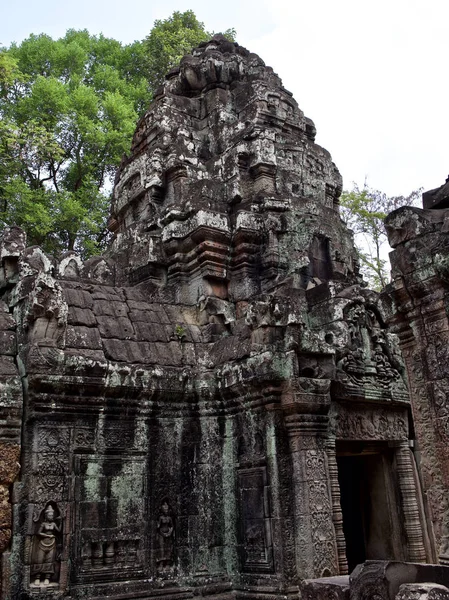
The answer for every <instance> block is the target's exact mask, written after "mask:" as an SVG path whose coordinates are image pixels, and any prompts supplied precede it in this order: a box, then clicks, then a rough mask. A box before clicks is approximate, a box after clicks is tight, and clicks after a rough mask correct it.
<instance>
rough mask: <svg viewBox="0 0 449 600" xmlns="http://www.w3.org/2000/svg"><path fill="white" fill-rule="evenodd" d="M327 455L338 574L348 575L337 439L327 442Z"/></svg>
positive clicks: (329, 439) (330, 439)
mask: <svg viewBox="0 0 449 600" xmlns="http://www.w3.org/2000/svg"><path fill="white" fill-rule="evenodd" d="M326 453H327V465H328V470H329V481H330V490H331V500H332V521H333V523H334V529H335V541H336V544H337V556H338V572H339V575H346V574H347V573H348V561H347V559H346V541H345V534H344V532H343V513H342V510H341V504H340V485H339V483H338V466H337V455H336V453H335V438H328V439H327V440H326Z"/></svg>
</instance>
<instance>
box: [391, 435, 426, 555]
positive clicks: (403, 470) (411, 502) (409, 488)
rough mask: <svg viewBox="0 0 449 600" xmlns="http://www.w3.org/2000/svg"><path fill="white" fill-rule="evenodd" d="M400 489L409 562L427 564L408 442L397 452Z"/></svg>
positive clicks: (402, 443) (401, 445)
mask: <svg viewBox="0 0 449 600" xmlns="http://www.w3.org/2000/svg"><path fill="white" fill-rule="evenodd" d="M396 464H397V468H398V480H399V488H400V490H401V496H402V510H403V513H404V527H405V532H406V535H407V541H408V560H409V561H410V562H426V550H425V546H424V538H423V530H422V523H421V518H420V512H419V505H418V500H417V493H418V490H417V487H416V481H415V472H414V465H413V455H412V452H411V450H410V447H409V445H408V442H401V443H400V445H399V446H398V448H397V450H396Z"/></svg>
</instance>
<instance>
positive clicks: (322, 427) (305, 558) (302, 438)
mask: <svg viewBox="0 0 449 600" xmlns="http://www.w3.org/2000/svg"><path fill="white" fill-rule="evenodd" d="M327 421H328V419H327V416H323V415H304V414H294V415H289V416H287V417H286V426H287V430H288V434H289V443H290V452H291V456H292V467H293V494H294V521H295V548H296V564H297V572H298V576H299V577H307V578H312V577H326V576H330V575H336V574H338V560H337V547H336V543H335V532H334V526H333V523H332V507H331V494H330V489H329V488H330V482H329V477H328V472H327V460H326V451H325V448H324V433H325V431H326V429H327Z"/></svg>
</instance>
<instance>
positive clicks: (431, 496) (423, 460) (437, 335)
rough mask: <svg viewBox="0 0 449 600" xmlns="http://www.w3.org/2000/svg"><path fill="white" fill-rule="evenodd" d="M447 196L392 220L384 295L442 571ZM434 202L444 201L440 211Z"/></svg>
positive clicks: (447, 527) (448, 532) (448, 385)
mask: <svg viewBox="0 0 449 600" xmlns="http://www.w3.org/2000/svg"><path fill="white" fill-rule="evenodd" d="M445 188H447V184H446V186H443V187H442V188H440V189H439V190H434V191H432V192H430V193H427V194H424V200H425V201H426V199H427V204H429V203H430V205H431V206H432V208H426V209H418V208H411V207H404V208H401V209H398V210H397V211H395V212H393V213H391V215H389V216H388V218H387V221H386V226H387V231H388V236H389V241H390V244H391V246H392V247H393V248H394V251H393V252H392V253H391V255H390V256H391V264H392V277H393V283H392V284H391V285H390V286H389V289H388V291H387V293H386V295H385V296H386V298H387V300H388V302H389V303H390V310H391V321H392V323H393V324H394V331H396V333H397V334H398V336H399V340H400V344H401V349H402V354H403V356H404V360H405V364H406V367H407V374H408V379H409V385H410V392H411V399H412V408H413V417H414V424H415V430H416V439H417V444H418V446H417V453H418V455H419V457H420V467H421V469H420V470H421V475H422V486H423V489H424V494H425V497H426V500H427V502H426V507H427V511H428V512H427V517H428V519H429V521H430V522H431V524H432V528H431V529H432V531H433V535H434V536H435V540H436V548H437V550H438V556H439V560H440V561H441V562H444V563H446V562H447V561H449V505H448V498H449V470H448V469H449V443H448V442H449V438H448V429H447V422H448V416H449V410H448V392H449V372H448V365H449V343H448V342H449V321H448V301H449V291H448V273H449V270H448V261H449V258H448V257H449V237H448V233H447V232H448V217H449V211H448V210H447V209H445V208H440V206H442V207H443V206H444V200H445V199H447V190H446V193H444V190H445ZM435 193H437V194H435ZM435 195H437V196H438V197H440V196H442V199H443V200H442V201H441V198H440V201H439V203H437V204H436V205H435V204H433V202H432V198H433V199H435Z"/></svg>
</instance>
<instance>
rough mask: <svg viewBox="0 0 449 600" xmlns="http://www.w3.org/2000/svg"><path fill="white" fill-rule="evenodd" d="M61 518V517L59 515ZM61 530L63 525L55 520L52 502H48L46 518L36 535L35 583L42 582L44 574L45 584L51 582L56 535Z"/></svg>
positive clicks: (34, 553) (45, 512)
mask: <svg viewBox="0 0 449 600" xmlns="http://www.w3.org/2000/svg"><path fill="white" fill-rule="evenodd" d="M59 519H60V517H58V520H59ZM60 532H61V525H58V524H57V523H56V521H55V510H54V508H53V506H52V505H51V504H47V506H46V507H45V510H44V519H43V521H42V523H41V524H40V526H39V529H38V531H37V533H36V534H35V536H34V548H33V555H32V572H33V575H34V576H35V580H34V584H35V585H40V584H41V576H42V575H44V578H45V579H44V583H43V585H49V583H50V578H51V576H52V575H53V573H54V572H55V562H56V536H57V535H58V534H59V533H60Z"/></svg>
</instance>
